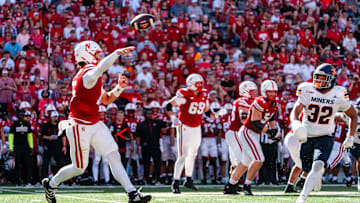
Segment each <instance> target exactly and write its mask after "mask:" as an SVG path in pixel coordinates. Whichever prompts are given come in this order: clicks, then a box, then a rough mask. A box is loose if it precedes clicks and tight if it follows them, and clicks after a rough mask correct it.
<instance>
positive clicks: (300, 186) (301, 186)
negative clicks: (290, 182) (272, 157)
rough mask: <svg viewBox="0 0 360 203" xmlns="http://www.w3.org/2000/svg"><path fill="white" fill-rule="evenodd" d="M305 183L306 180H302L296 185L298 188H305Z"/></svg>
mask: <svg viewBox="0 0 360 203" xmlns="http://www.w3.org/2000/svg"><path fill="white" fill-rule="evenodd" d="M304 183H305V178H300V179H298V180H297V181H296V183H295V185H296V187H299V188H301V189H302V188H303V187H304Z"/></svg>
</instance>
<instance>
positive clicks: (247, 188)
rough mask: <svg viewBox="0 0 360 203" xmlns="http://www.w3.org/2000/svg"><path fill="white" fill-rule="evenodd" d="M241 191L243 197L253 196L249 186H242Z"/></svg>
mask: <svg viewBox="0 0 360 203" xmlns="http://www.w3.org/2000/svg"><path fill="white" fill-rule="evenodd" d="M243 191H244V194H245V195H253V193H252V192H251V185H246V184H244V187H243Z"/></svg>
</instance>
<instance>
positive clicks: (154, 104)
mask: <svg viewBox="0 0 360 203" xmlns="http://www.w3.org/2000/svg"><path fill="white" fill-rule="evenodd" d="M150 108H152V109H160V108H161V106H160V103H159V102H157V101H152V102H150Z"/></svg>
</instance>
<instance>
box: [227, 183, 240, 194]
mask: <svg viewBox="0 0 360 203" xmlns="http://www.w3.org/2000/svg"><path fill="white" fill-rule="evenodd" d="M224 194H225V195H238V194H239V193H238V185H232V184H230V183H226V185H225V187H224Z"/></svg>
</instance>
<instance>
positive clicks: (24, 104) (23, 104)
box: [19, 101, 31, 110]
mask: <svg viewBox="0 0 360 203" xmlns="http://www.w3.org/2000/svg"><path fill="white" fill-rule="evenodd" d="M19 108H20V110H23V109H25V108H31V105H30V103H29V102H27V101H22V102H21V103H20V107H19Z"/></svg>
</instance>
